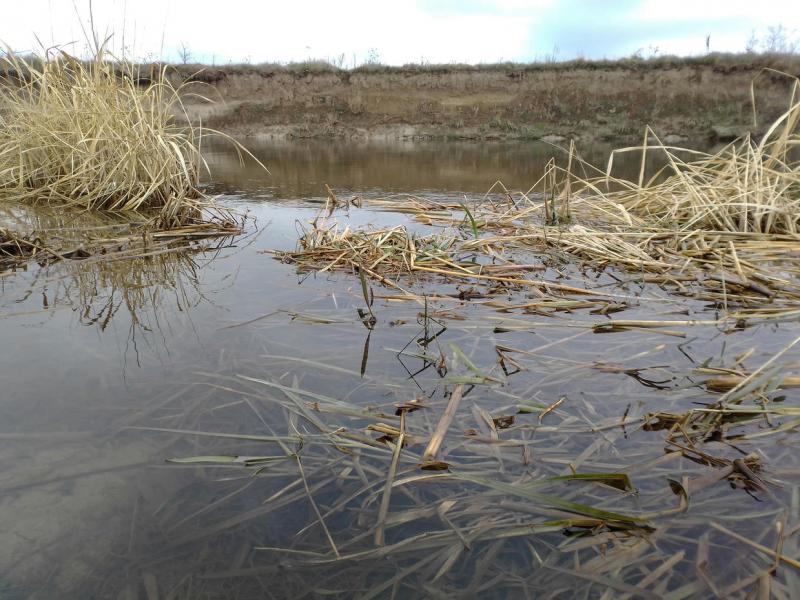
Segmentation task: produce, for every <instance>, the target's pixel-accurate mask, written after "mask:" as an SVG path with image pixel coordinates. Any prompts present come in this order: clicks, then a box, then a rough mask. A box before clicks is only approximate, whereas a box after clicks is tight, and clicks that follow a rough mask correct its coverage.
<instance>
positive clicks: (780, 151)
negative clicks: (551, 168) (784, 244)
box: [593, 80, 800, 235]
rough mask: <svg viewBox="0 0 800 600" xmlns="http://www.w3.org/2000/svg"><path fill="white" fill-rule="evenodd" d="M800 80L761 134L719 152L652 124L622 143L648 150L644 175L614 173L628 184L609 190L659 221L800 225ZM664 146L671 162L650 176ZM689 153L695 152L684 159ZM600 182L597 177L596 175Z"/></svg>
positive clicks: (737, 226) (690, 226) (687, 226)
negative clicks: (672, 140) (638, 141)
mask: <svg viewBox="0 0 800 600" xmlns="http://www.w3.org/2000/svg"><path fill="white" fill-rule="evenodd" d="M799 92H800V81H798V80H795V83H794V88H793V91H792V95H791V101H790V105H789V108H788V110H786V111H785V112H784V113H783V114H782V115H781V116H780V117H779V118H778V119H776V120H775V121H774V122H773V123H772V125H771V126H770V128H769V129H768V131H767V133H766V134H765V135H764V136H763V138H762V139H761V140H760V141H755V140H753V139H751V138H750V136H746V137H745V138H743V139H741V140H738V141H736V142H733V143H731V144H729V145H728V146H726V147H724V148H723V149H721V150H720V151H719V152H717V153H715V154H704V153H699V152H690V151H687V150H686V149H684V148H674V147H671V146H668V145H665V144H663V143H662V142H661V141H660V140H659V139H658V137H657V136H656V135H655V134H654V133H653V131H652V130H651V129H649V128H648V129H647V131H646V133H645V138H644V143H643V145H642V146H639V147H635V148H623V149H620V150H617V151H615V153H614V154H618V153H620V152H631V151H633V152H641V155H642V168H641V171H640V177H639V180H638V181H637V182H623V181H620V180H617V179H613V178H612V177H611V170H612V167H613V160H614V155H613V154H612V156H611V159H610V160H609V165H608V169H607V172H606V181H607V182H610V181H612V180H613V182H614V186H616V187H617V188H622V189H621V190H619V191H617V192H615V193H613V194H608V195H606V198H607V199H611V200H613V201H615V202H616V203H618V204H619V205H621V206H622V207H624V208H625V209H626V210H627V211H629V212H630V213H631V214H632V215H636V216H638V217H641V218H643V219H644V220H645V221H646V222H647V223H648V224H650V225H652V226H657V227H664V228H670V229H679V230H681V231H709V232H729V233H744V234H748V233H759V234H789V235H794V234H797V233H800V131H798V126H799V125H800V101H799V100H798V96H800V94H799ZM653 152H656V153H661V154H662V155H663V156H665V157H666V162H667V166H666V167H664V169H662V170H661V171H659V172H658V173H657V174H656V175H654V176H652V177H650V178H649V179H648V180H645V179H644V172H645V161H646V160H647V156H648V154H652V153H653ZM687 153H688V154H689V156H691V160H688V159H682V158H681V157H682V156H683V157H686V156H687ZM593 183H594V184H595V185H597V181H595V182H593Z"/></svg>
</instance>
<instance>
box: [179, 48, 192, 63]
mask: <svg viewBox="0 0 800 600" xmlns="http://www.w3.org/2000/svg"><path fill="white" fill-rule="evenodd" d="M178 58H180V60H181V64H183V65H186V64H189V62H190V61H191V60H192V52H191V50H189V47H188V46H187V45H186V43H185V42H181V46H180V48H178Z"/></svg>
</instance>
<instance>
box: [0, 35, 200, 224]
mask: <svg viewBox="0 0 800 600" xmlns="http://www.w3.org/2000/svg"><path fill="white" fill-rule="evenodd" d="M0 74H2V75H3V77H2V78H0V200H2V201H5V202H23V203H28V204H48V205H54V206H64V207H74V208H78V209H84V210H104V211H141V212H147V213H148V214H150V213H152V214H154V215H155V217H154V220H155V223H156V225H157V226H158V227H160V228H166V227H173V226H176V225H185V224H187V223H189V222H196V221H197V220H199V219H200V218H201V213H202V211H203V210H204V209H207V208H210V207H211V206H212V203H211V202H210V199H208V198H207V197H206V196H205V195H204V194H203V193H202V192H201V191H200V190H199V173H200V170H201V166H202V158H201V156H200V138H201V131H200V129H199V128H196V127H194V126H192V125H191V124H188V125H183V124H178V123H176V121H175V118H174V115H175V114H178V113H181V112H183V109H182V104H181V99H180V96H179V88H175V87H173V86H172V85H171V84H170V83H169V81H168V78H167V76H166V72H165V70H164V69H162V70H161V71H159V72H158V73H157V74H156V76H155V77H153V78H152V79H148V80H147V81H148V83H147V84H146V85H140V80H139V77H138V76H137V74H136V69H135V67H134V66H133V65H131V64H129V63H127V62H125V61H118V60H115V59H114V58H113V57H112V56H110V55H108V54H107V53H106V52H105V51H104V49H103V47H100V48H99V49H98V50H97V52H96V54H95V55H94V57H93V58H91V59H90V60H87V61H82V60H78V59H76V58H75V57H73V56H71V55H69V54H67V53H66V52H63V51H61V50H49V51H47V52H45V53H44V55H43V56H42V57H40V58H39V59H29V58H23V57H20V56H18V55H15V54H14V53H12V52H7V53H6V54H5V56H3V57H1V58H0Z"/></svg>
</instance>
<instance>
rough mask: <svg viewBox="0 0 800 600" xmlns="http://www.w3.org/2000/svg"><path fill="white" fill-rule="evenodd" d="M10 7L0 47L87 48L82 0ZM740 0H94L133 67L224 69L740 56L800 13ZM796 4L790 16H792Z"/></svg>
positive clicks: (31, 0)
mask: <svg viewBox="0 0 800 600" xmlns="http://www.w3.org/2000/svg"><path fill="white" fill-rule="evenodd" d="M76 1H77V4H78V6H79V7H80V8H81V11H80V12H81V19H79V18H78V16H76V14H75V10H74V8H73V5H72V2H69V1H67V0H25V1H23V2H13V3H12V2H6V3H5V4H6V6H4V7H3V9H2V13H3V19H2V20H0V40H2V41H4V42H6V43H8V44H10V45H11V46H12V47H13V48H15V49H17V50H30V49H33V48H35V47H36V45H37V41H36V39H37V38H36V37H35V36H37V37H38V39H39V40H41V41H42V43H44V44H51V43H59V44H64V43H67V42H70V41H78V42H79V44H78V46H77V48H78V50H80V49H82V47H83V45H84V43H85V39H84V36H83V33H82V30H81V23H82V22H83V23H84V26H86V21H87V20H88V19H87V17H88V11H87V10H86V7H87V6H88V0H76ZM765 4H768V2H765V1H762V2H761V3H759V4H754V3H752V2H748V1H743V0H725V1H722V0H704V1H697V0H692V1H688V0H672V1H671V2H663V1H661V0H658V1H656V0H618V1H614V2H611V1H602V0H595V1H585V0H559V1H558V2H556V1H555V0H494V1H489V0H416V1H408V2H396V3H385V2H375V1H374V0H339V2H330V1H327V2H322V1H318V2H311V1H308V0H294V1H289V2H287V1H280V2H278V1H274V0H273V1H261V2H250V1H245V0H225V1H223V2H220V1H219V0H214V1H210V0H193V1H192V0H104V1H100V0H95V1H94V21H95V26H96V28H97V30H98V31H99V32H100V33H101V34H102V33H105V32H109V33H113V38H112V41H111V44H112V47H113V49H114V50H115V51H116V52H117V53H121V52H122V50H123V45H124V46H125V51H126V53H127V54H128V55H129V56H130V55H133V56H134V57H135V58H161V57H165V58H167V59H173V60H174V59H177V50H178V48H179V47H180V46H181V44H186V46H187V47H188V48H189V49H190V50H191V52H192V54H193V55H194V58H195V59H198V60H203V61H207V62H212V61H213V62H216V63H217V64H222V63H226V62H242V61H246V60H249V61H252V62H264V61H278V62H286V61H298V60H307V59H329V60H335V59H337V58H339V57H343V60H344V64H345V65H347V66H352V65H353V64H358V63H361V62H363V61H364V60H365V59H366V58H367V57H369V56H373V57H377V58H378V59H379V60H380V61H382V62H385V63H388V64H403V63H407V62H420V61H427V62H437V63H447V62H471V63H477V62H496V61H500V60H517V61H520V60H522V61H524V60H533V59H535V58H542V57H544V56H545V55H547V54H550V53H552V51H553V48H554V47H558V49H559V54H558V56H559V58H573V57H575V56H577V55H579V54H583V55H585V56H587V57H592V58H600V57H603V56H607V57H615V56H621V55H627V54H631V53H632V52H634V51H636V50H637V49H639V48H647V47H648V46H649V45H654V46H658V47H659V49H660V51H661V52H662V53H664V52H671V53H679V54H684V53H697V52H702V51H704V50H705V47H704V43H705V36H706V35H707V34H711V37H712V49H715V50H743V49H744V45H745V41H746V39H747V37H748V35H749V34H750V31H751V30H752V29H753V28H760V29H761V30H764V29H765V28H766V26H767V25H769V24H771V23H770V22H768V21H769V19H771V18H772V15H775V14H779V15H781V17H782V18H783V19H784V22H785V23H787V24H789V23H793V22H794V23H797V22H800V3H791V4H789V3H781V10H780V11H774V10H769V9H768V8H766V7H765ZM794 4H797V8H795V7H794Z"/></svg>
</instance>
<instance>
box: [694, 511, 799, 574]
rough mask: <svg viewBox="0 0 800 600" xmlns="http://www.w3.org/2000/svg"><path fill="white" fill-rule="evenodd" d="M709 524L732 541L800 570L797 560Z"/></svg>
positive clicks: (723, 528) (712, 523)
mask: <svg viewBox="0 0 800 600" xmlns="http://www.w3.org/2000/svg"><path fill="white" fill-rule="evenodd" d="M709 524H710V525H711V527H713V528H714V529H716V530H717V531H721V532H722V533H724V534H725V535H729V536H731V537H732V538H733V539H735V540H737V541H739V542H742V543H743V544H747V545H748V546H750V547H751V548H755V549H756V550H758V551H759V552H763V553H764V554H766V555H767V556H769V557H771V558H774V559H776V560H780V561H783V562H785V563H786V564H787V565H790V566H792V567H794V568H795V569H800V561H798V560H796V559H794V558H790V557H788V556H785V555H783V554H778V553H777V552H775V550H773V549H772V548H767V547H766V546H762V545H761V544H758V543H756V542H754V541H753V540H751V539H749V538H747V537H745V536H743V535H739V534H738V533H736V532H734V531H731V530H730V529H727V528H726V527H723V526H722V525H719V524H717V523H715V522H714V521H711V523H709Z"/></svg>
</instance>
